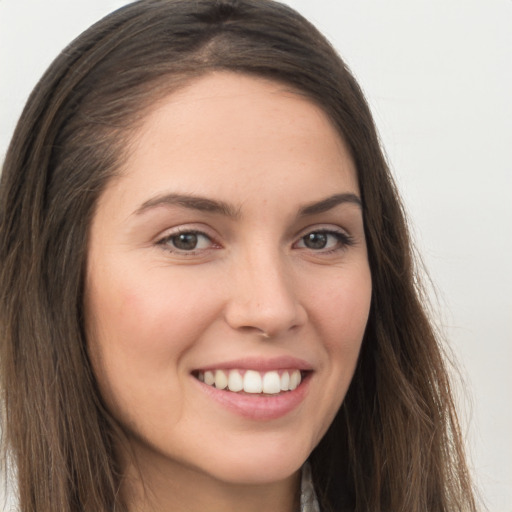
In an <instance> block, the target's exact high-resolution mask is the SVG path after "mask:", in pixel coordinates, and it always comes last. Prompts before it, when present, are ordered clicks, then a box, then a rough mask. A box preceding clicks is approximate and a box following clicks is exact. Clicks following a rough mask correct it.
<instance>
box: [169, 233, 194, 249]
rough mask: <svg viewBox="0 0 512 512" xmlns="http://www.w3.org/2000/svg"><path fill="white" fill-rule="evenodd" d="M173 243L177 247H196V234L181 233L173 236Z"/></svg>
mask: <svg viewBox="0 0 512 512" xmlns="http://www.w3.org/2000/svg"><path fill="white" fill-rule="evenodd" d="M173 243H174V246H175V247H176V248H177V249H182V250H184V251H190V250H191V249H195V248H196V245H197V235H196V234H195V233H181V234H180V235H178V236H175V237H174V239H173Z"/></svg>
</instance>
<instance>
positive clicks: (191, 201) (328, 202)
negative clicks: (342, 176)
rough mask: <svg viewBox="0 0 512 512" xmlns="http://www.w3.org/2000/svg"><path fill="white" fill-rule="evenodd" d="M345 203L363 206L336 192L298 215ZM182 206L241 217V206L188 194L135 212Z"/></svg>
mask: <svg viewBox="0 0 512 512" xmlns="http://www.w3.org/2000/svg"><path fill="white" fill-rule="evenodd" d="M344 203H351V204H355V205H356V206H359V207H360V208H362V203H361V199H360V198H359V197H358V196H357V195H356V194H352V193H345V194H334V195H332V196H330V197H327V198H325V199H322V200H321V201H315V202H312V203H308V204H306V205H304V206H302V207H301V208H300V209H299V212H298V217H307V216H309V215H317V214H319V213H324V212H327V211H329V210H332V209H333V208H335V207H336V206H338V205H341V204H344ZM174 205H177V206H181V207H183V208H188V209H191V210H198V211H202V212H208V213H216V214H220V215H224V216H226V217H231V218H234V219H236V218H239V217H240V208H235V207H234V206H232V205H230V204H228V203H226V202H224V201H218V200H214V199H208V198H206V197H200V196H194V195H188V194H172V193H171V194H164V195H160V196H156V197H153V198H151V199H148V200H147V201H145V202H144V203H143V204H142V206H140V207H139V208H138V209H137V210H135V214H137V215H140V214H142V213H144V212H146V211H147V210H150V209H152V208H156V207H159V206H174Z"/></svg>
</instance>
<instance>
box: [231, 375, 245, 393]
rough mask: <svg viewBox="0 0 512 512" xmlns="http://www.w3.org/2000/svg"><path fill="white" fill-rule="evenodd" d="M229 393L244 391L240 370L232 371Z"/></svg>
mask: <svg viewBox="0 0 512 512" xmlns="http://www.w3.org/2000/svg"><path fill="white" fill-rule="evenodd" d="M228 388H229V391H235V392H236V391H242V389H244V379H243V378H242V376H241V375H240V372H239V371H238V370H231V371H230V372H229V378H228Z"/></svg>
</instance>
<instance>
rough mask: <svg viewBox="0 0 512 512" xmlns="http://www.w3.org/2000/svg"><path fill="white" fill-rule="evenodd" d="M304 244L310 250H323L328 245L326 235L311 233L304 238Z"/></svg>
mask: <svg viewBox="0 0 512 512" xmlns="http://www.w3.org/2000/svg"><path fill="white" fill-rule="evenodd" d="M304 244H305V245H306V247H308V248H309V249H323V248H324V247H325V246H326V245H327V235H326V234H325V233H309V235H306V236H305V237H304Z"/></svg>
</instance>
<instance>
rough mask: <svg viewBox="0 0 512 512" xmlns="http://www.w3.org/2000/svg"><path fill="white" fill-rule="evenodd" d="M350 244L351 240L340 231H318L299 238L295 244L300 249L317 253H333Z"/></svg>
mask: <svg viewBox="0 0 512 512" xmlns="http://www.w3.org/2000/svg"><path fill="white" fill-rule="evenodd" d="M351 244H352V239H351V237H350V236H349V235H347V234H346V233H343V232H341V231H334V230H326V229H318V230H316V231H311V232H309V233H307V234H306V235H304V236H303V237H301V238H300V239H299V241H298V242H297V244H296V247H298V248H300V249H310V250H312V251H318V252H333V251H336V250H341V249H344V248H345V247H346V246H348V245H351Z"/></svg>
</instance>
